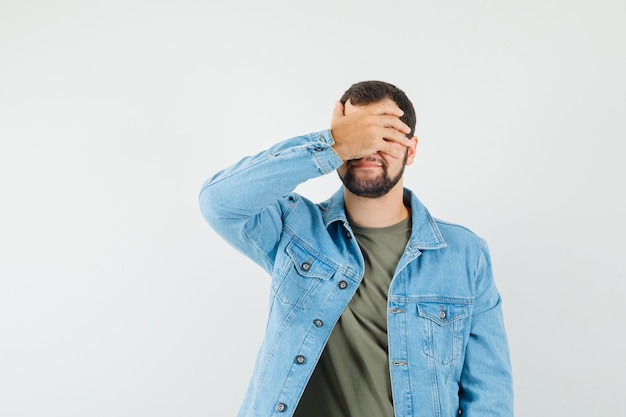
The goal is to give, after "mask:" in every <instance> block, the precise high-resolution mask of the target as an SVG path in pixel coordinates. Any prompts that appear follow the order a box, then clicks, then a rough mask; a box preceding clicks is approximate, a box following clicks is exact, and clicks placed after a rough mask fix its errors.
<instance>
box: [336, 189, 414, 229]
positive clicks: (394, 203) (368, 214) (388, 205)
mask: <svg viewBox="0 0 626 417" xmlns="http://www.w3.org/2000/svg"><path fill="white" fill-rule="evenodd" d="M403 194H404V190H403V188H402V181H400V182H398V184H396V186H395V187H393V188H392V189H391V191H389V192H388V193H387V194H385V195H384V196H382V197H379V198H368V197H360V196H358V195H356V194H353V193H351V192H350V191H348V190H347V189H346V188H344V199H345V205H346V214H347V216H348V220H349V221H350V222H351V223H355V224H357V225H359V226H362V227H387V226H392V225H394V224H397V223H400V222H401V221H402V220H404V219H406V218H407V217H408V216H409V210H408V209H407V208H406V206H405V205H404V200H403Z"/></svg>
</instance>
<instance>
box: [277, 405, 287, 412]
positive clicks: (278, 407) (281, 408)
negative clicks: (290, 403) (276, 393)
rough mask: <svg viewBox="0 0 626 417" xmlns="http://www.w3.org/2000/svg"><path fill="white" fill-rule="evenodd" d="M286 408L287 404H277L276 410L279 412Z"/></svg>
mask: <svg viewBox="0 0 626 417" xmlns="http://www.w3.org/2000/svg"><path fill="white" fill-rule="evenodd" d="M286 409H287V405H285V404H284V403H278V404H276V411H278V412H279V413H282V412H283V411H285V410H286Z"/></svg>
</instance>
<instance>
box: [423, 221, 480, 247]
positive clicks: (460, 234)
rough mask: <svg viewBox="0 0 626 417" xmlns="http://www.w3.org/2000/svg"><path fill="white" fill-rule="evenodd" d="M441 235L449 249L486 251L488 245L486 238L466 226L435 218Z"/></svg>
mask: <svg viewBox="0 0 626 417" xmlns="http://www.w3.org/2000/svg"><path fill="white" fill-rule="evenodd" d="M433 220H434V221H435V224H436V225H437V227H438V228H439V231H440V232H441V235H442V236H443V238H444V240H445V241H446V243H447V244H448V246H449V247H464V248H472V249H475V250H477V251H482V250H485V249H486V247H487V243H486V241H485V239H484V238H482V237H481V236H479V235H478V234H476V233H475V232H474V231H472V230H471V229H469V228H468V227H466V226H463V225H460V224H457V223H452V222H449V221H445V220H441V219H439V218H434V219H433Z"/></svg>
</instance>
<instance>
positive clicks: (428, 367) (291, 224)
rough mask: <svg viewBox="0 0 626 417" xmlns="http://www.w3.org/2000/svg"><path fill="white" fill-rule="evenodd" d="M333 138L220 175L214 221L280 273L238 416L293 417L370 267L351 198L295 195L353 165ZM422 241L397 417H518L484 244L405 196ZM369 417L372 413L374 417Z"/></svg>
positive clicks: (410, 293) (396, 318) (280, 150)
mask: <svg viewBox="0 0 626 417" xmlns="http://www.w3.org/2000/svg"><path fill="white" fill-rule="evenodd" d="M333 144H334V142H333V139H332V136H331V135H330V131H328V130H325V131H321V132H315V133H311V134H309V135H304V136H298V137H295V138H292V139H289V140H286V141H283V142H280V143H278V144H276V145H274V146H273V147H271V148H270V149H268V150H267V151H264V152H261V153H259V154H257V155H255V156H251V157H247V158H244V159H243V160H241V161H240V162H239V163H237V164H235V165H234V166H231V167H230V168H227V169H225V170H223V171H221V172H219V173H217V174H216V175H215V176H213V177H212V178H210V179H209V180H208V181H207V182H206V183H205V184H204V186H203V188H202V191H201V193H200V206H201V211H202V213H203V215H204V217H205V219H206V220H207V221H208V223H209V224H210V225H211V226H212V227H213V228H214V229H215V230H216V231H217V232H218V233H219V234H220V235H221V236H222V237H223V238H224V239H225V240H226V241H227V242H229V243H230V244H231V245H232V246H234V247H235V248H237V249H238V250H239V251H241V252H242V253H243V254H245V255H246V256H248V257H250V258H251V259H252V260H253V261H255V262H256V263H257V264H259V265H260V266H261V267H262V268H263V269H265V271H267V273H268V274H269V275H271V280H272V281H271V297H270V307H269V317H268V321H267V330H266V335H265V338H264V341H263V343H262V345H261V347H260V350H259V353H258V357H257V362H256V366H255V369H254V372H253V375H252V379H251V381H250V385H249V388H248V391H247V394H246V396H245V400H244V403H243V405H242V407H241V410H240V412H239V417H270V416H274V417H287V416H291V415H292V414H293V412H294V410H295V409H296V406H297V404H298V401H299V399H300V397H301V395H302V393H303V391H304V388H305V386H306V384H307V381H308V380H309V377H310V376H311V373H312V371H313V369H314V367H315V365H316V363H317V361H318V359H319V357H320V355H321V353H322V350H323V348H324V346H325V344H326V341H327V340H328V337H329V335H330V333H331V331H332V329H333V326H334V324H335V323H336V322H337V320H338V318H339V316H340V315H341V313H342V312H343V310H344V309H345V308H346V306H347V305H348V302H349V301H350V299H351V298H352V296H353V295H354V293H355V291H356V289H357V286H358V285H359V282H360V280H361V278H362V276H363V270H364V262H363V257H362V254H361V252H360V250H359V246H358V244H357V242H356V240H355V239H354V237H353V236H354V234H353V232H352V230H351V227H350V224H349V223H348V220H347V218H346V213H345V211H344V204H343V190H339V191H338V192H337V193H336V194H335V195H334V196H332V197H331V198H330V199H329V200H328V201H326V202H323V203H320V204H316V203H313V202H311V201H310V200H308V199H306V198H304V197H302V196H300V195H298V194H296V193H293V190H294V188H295V187H296V186H297V185H298V184H301V183H303V182H304V181H307V180H309V179H311V178H315V177H318V176H321V175H324V174H328V173H330V172H332V171H334V170H335V169H336V168H337V167H339V166H340V165H341V164H342V161H341V159H340V158H339V157H338V156H337V154H336V153H335V152H334V151H333V150H332V148H331V146H332V145H333ZM404 199H405V204H406V205H407V207H409V208H410V210H411V216H412V234H411V238H410V240H409V242H408V243H407V245H406V249H405V252H404V254H403V255H402V257H401V259H400V261H399V263H398V265H397V268H396V271H395V274H394V276H393V279H392V281H391V285H390V288H389V294H388V309H387V325H388V328H387V332H388V349H389V367H390V374H391V375H390V377H391V383H392V393H393V403H394V410H395V415H396V417H413V416H415V417H434V416H437V417H439V416H445V417H453V416H458V415H459V414H460V413H462V414H463V415H464V416H467V417H491V416H494V417H495V416H498V417H505V416H507V417H508V416H512V415H513V392H512V378H511V368H510V361H509V352H508V345H507V340H506V335H505V330H504V324H503V318H502V312H501V303H500V295H499V293H498V290H497V289H496V286H495V284H494V281H493V277H492V272H491V263H490V258H489V252H488V249H487V246H486V244H485V242H484V241H483V240H482V239H481V238H479V237H477V236H476V235H475V234H473V233H472V232H471V231H469V230H467V229H465V228H463V227H461V226H458V225H454V224H450V223H446V222H442V221H440V220H436V219H434V218H433V217H431V215H430V214H429V212H428V211H427V210H426V208H425V207H424V206H423V205H422V204H421V203H420V201H419V200H418V199H417V197H416V196H415V195H414V194H413V193H412V192H410V191H408V190H406V189H405V193H404ZM363 417H369V416H363Z"/></svg>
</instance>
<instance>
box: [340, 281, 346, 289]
mask: <svg viewBox="0 0 626 417" xmlns="http://www.w3.org/2000/svg"><path fill="white" fill-rule="evenodd" d="M339 288H340V289H342V290H345V289H346V288H348V283H347V282H346V281H343V280H342V281H339Z"/></svg>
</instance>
